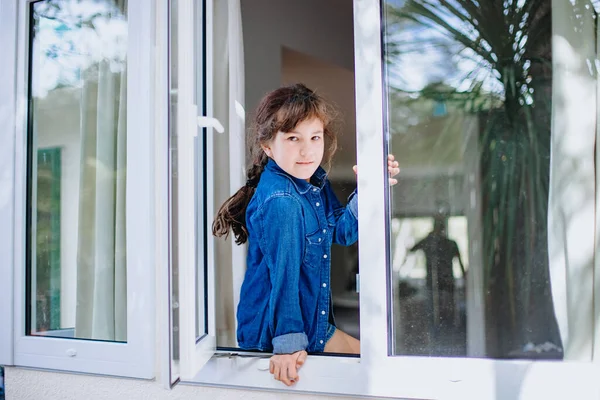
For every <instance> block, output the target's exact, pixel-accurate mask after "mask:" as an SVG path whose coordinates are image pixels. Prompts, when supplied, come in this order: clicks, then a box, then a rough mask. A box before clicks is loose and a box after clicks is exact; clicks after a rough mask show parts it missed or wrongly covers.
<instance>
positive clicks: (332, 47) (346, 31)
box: [241, 0, 354, 113]
mask: <svg viewBox="0 0 600 400" xmlns="http://www.w3.org/2000/svg"><path fill="white" fill-rule="evenodd" d="M241 4H242V29H243V34H244V59H245V61H244V62H245V69H246V110H247V111H248V112H250V113H252V112H253V111H254V109H255V108H256V105H257V104H258V101H259V100H260V98H261V97H262V96H263V95H264V94H265V93H267V92H268V91H271V90H273V89H276V88H277V87H279V86H280V85H281V82H282V56H281V49H282V48H283V47H287V48H289V49H292V50H296V51H299V52H301V53H304V54H306V55H309V56H312V57H314V58H316V59H319V60H321V61H323V62H326V63H330V64H335V65H337V66H339V67H342V68H345V69H346V70H349V71H353V70H354V42H353V39H354V31H353V24H354V21H353V14H352V1H351V0H327V1H323V0H302V1H295V0H277V1H273V0H242V2H241Z"/></svg>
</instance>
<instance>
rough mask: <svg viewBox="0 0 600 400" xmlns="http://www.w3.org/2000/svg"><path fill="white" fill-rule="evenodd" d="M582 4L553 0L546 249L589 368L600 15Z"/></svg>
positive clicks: (571, 352) (570, 352)
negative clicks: (599, 24)
mask: <svg viewBox="0 0 600 400" xmlns="http://www.w3.org/2000/svg"><path fill="white" fill-rule="evenodd" d="M582 3H583V2H579V1H577V2H574V3H573V2H568V1H563V0H553V1H552V71H553V82H552V144H551V167H550V168H551V172H550V194H549V214H548V246H549V250H550V251H549V257H550V279H551V286H552V295H553V301H554V308H555V313H556V318H557V321H558V326H559V330H560V334H561V338H562V342H563V349H564V354H565V359H568V360H579V361H586V360H587V361H589V360H590V359H591V356H592V344H593V343H592V340H591V338H592V336H593V330H594V326H593V306H592V304H593V301H594V299H593V289H594V287H593V282H594V257H595V240H594V232H595V226H594V221H595V178H594V174H595V171H594V157H595V156H594V146H595V140H596V126H597V112H598V111H597V110H598V104H597V94H596V93H597V92H596V72H595V66H596V59H597V57H596V28H595V20H594V11H593V7H592V6H591V4H590V5H589V8H584V7H583V6H582ZM576 6H577V7H576ZM582 12H586V13H587V14H584V15H581V13H582ZM577 14H579V15H577Z"/></svg>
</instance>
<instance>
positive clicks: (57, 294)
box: [27, 0, 127, 342]
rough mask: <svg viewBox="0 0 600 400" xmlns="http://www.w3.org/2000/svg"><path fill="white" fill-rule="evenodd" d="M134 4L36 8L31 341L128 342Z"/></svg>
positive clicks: (66, 3) (62, 2)
mask: <svg viewBox="0 0 600 400" xmlns="http://www.w3.org/2000/svg"><path fill="white" fill-rule="evenodd" d="M126 3H127V2H126V1H125V0H115V1H109V0H105V1H92V0H84V1H71V0H56V1H40V2H35V3H32V4H31V8H30V12H31V24H30V60H29V62H30V73H29V78H30V85H29V105H30V108H29V125H28V133H29V134H28V160H29V166H28V171H29V176H28V179H29V184H28V203H29V204H28V209H29V210H30V213H29V214H28V216H27V230H28V234H27V244H28V260H27V261H28V275H27V282H28V296H27V297H28V305H27V313H28V318H27V334H28V335H46V336H56V337H70V338H82V339H95V340H106V341H119V342H125V341H127V281H126V271H127V265H126V232H125V229H126V225H125V221H126V215H125V203H126V185H127V178H126V162H127V159H126V146H127V131H126V122H127V108H126V106H127V83H126V49H127V17H126V14H127V10H126Z"/></svg>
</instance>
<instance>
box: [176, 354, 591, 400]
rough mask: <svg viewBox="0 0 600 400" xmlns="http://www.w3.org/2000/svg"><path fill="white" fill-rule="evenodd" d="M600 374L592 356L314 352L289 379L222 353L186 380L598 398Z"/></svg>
mask: <svg viewBox="0 0 600 400" xmlns="http://www.w3.org/2000/svg"><path fill="white" fill-rule="evenodd" d="M598 374H600V366H599V365H597V364H592V363H575V362H554V361H552V362H548V361H535V362H533V361H504V360H503V361H496V360H486V359H464V358H463V359H457V358H425V357H388V358H386V359H384V360H382V361H381V362H378V363H371V364H369V363H366V362H364V361H361V360H360V359H359V358H350V357H332V356H309V357H308V359H307V361H306V363H305V364H304V366H303V367H302V369H301V370H300V380H299V381H298V383H296V384H295V385H294V386H291V387H287V386H285V385H284V384H283V383H281V382H278V381H275V380H274V379H273V377H272V375H271V374H270V373H269V359H268V358H266V357H258V356H257V357H252V356H244V357H239V356H233V357H226V356H225V357H224V356H223V355H222V354H219V355H217V356H215V357H213V358H212V359H211V360H210V361H209V362H208V363H207V364H206V365H205V366H204V367H203V368H202V370H201V371H200V372H199V373H198V374H197V375H196V377H195V378H194V379H193V380H192V381H186V382H181V384H187V385H203V386H217V387H231V388H233V387H235V388H243V389H253V390H263V391H264V390H266V391H273V390H275V391H284V392H290V393H304V394H306V393H318V394H322V395H338V396H339V395H341V396H367V397H371V396H373V397H394V398H401V399H423V398H428V399H441V398H444V399H448V398H452V399H455V398H456V399H466V398H482V399H483V398H486V399H488V398H489V399H517V398H518V399H540V398H548V399H550V398H552V399H554V398H577V399H598V398H600V382H598V380H597V379H596V377H597V376H598Z"/></svg>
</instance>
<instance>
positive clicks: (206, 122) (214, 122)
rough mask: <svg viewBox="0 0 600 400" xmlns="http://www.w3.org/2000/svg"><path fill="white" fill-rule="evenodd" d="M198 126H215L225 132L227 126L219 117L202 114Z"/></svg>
mask: <svg viewBox="0 0 600 400" xmlns="http://www.w3.org/2000/svg"><path fill="white" fill-rule="evenodd" d="M198 126H199V127H200V128H213V129H214V130H216V131H217V132H219V133H223V132H225V128H223V125H221V122H219V120H218V119H216V118H213V117H207V116H202V117H198Z"/></svg>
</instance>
